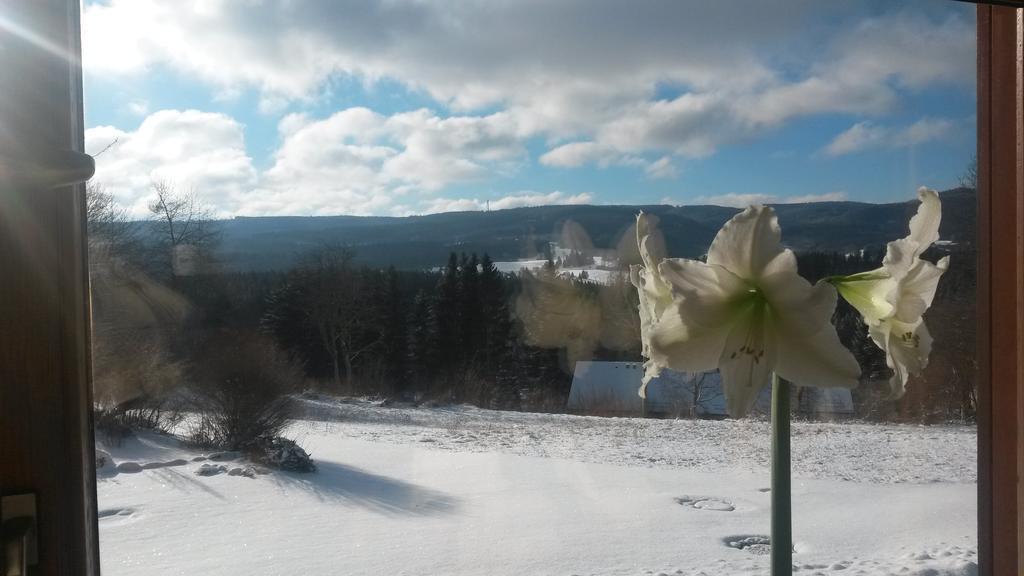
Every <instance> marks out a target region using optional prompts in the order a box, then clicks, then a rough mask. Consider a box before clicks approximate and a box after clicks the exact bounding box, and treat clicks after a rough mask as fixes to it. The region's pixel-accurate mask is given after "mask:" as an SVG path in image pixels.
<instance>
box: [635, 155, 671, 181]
mask: <svg viewBox="0 0 1024 576" xmlns="http://www.w3.org/2000/svg"><path fill="white" fill-rule="evenodd" d="M644 172H645V173H646V174H647V177H648V178H653V179H658V178H676V177H678V176H679V169H678V168H676V166H675V165H674V164H673V163H672V158H671V157H669V156H662V157H661V158H658V159H657V160H655V161H654V162H651V163H650V164H648V165H647V167H646V168H644Z"/></svg>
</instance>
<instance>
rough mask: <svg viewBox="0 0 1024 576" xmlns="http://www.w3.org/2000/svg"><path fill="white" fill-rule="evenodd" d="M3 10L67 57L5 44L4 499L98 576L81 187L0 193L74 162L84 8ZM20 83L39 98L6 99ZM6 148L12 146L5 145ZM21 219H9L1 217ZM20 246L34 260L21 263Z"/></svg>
mask: <svg viewBox="0 0 1024 576" xmlns="http://www.w3.org/2000/svg"><path fill="white" fill-rule="evenodd" d="M996 4H999V5H985V4H981V5H979V6H978V8H977V26H978V39H977V41H978V178H979V179H978V208H979V210H978V258H979V268H978V270H979V273H978V333H979V343H978V344H979V349H978V364H979V390H978V403H979V406H978V556H979V565H980V566H979V567H980V573H981V574H992V575H1004V574H1018V573H1024V556H1022V554H1021V552H1022V550H1024V509H1022V507H1021V502H1022V499H1024V488H1022V484H1021V483H1020V482H1019V480H1018V479H1019V478H1021V477H1024V376H1022V369H1024V276H1022V270H1024V10H1022V9H1021V8H1016V7H1014V5H1010V6H1007V4H1010V3H1009V2H1008V1H1007V0H1000V1H999V2H997V3H996ZM6 5H7V6H10V7H11V9H13V10H14V12H15V13H16V14H17V15H18V16H19V17H22V18H23V21H25V22H30V23H33V24H34V25H36V26H37V27H36V28H35V29H36V30H39V31H42V32H43V33H44V34H45V37H46V38H47V40H48V42H49V45H50V46H51V48H52V47H53V46H56V47H58V48H59V50H60V51H64V52H66V53H68V54H71V55H73V57H72V58H70V59H67V58H64V59H62V58H56V57H55V56H54V54H52V53H50V52H47V51H46V50H41V49H39V48H38V45H35V48H33V44H32V43H30V42H22V43H18V42H17V41H15V42H13V43H12V45H13V44H17V46H18V50H21V51H22V52H19V53H18V54H17V55H16V56H12V55H11V54H12V51H11V50H7V52H6V53H2V51H0V66H2V67H6V66H13V68H14V69H16V70H17V74H10V75H9V76H8V77H17V78H18V79H19V82H18V83H6V84H5V85H0V117H3V118H4V120H11V117H12V115H11V110H31V111H32V112H31V114H29V116H31V117H32V118H33V121H32V122H31V123H30V124H31V127H30V128H31V129H30V130H28V131H25V132H24V133H23V134H20V133H19V138H18V139H17V142H16V144H17V145H18V146H19V147H20V148H21V149H20V150H10V149H8V148H10V147H9V146H8V147H6V148H5V143H4V142H2V141H0V269H3V270H5V272H6V275H5V276H4V277H3V278H0V302H2V303H3V304H4V306H3V307H2V308H0V492H2V493H3V494H10V493H16V492H33V493H35V494H36V495H37V498H38V514H39V532H40V548H39V551H40V564H39V566H38V567H37V570H36V572H35V573H36V574H39V575H47V576H49V575H57V574H60V575H72V574H75V575H77V574H88V575H93V574H99V545H98V538H97V524H96V492H95V474H94V463H93V455H94V449H93V439H92V426H91V386H90V379H91V378H90V366H89V353H88V351H89V333H90V332H89V307H88V272H87V271H88V268H87V261H86V250H85V246H86V242H85V240H86V239H85V225H84V219H85V213H84V193H83V188H82V186H81V185H76V186H64V187H53V186H42V185H41V184H40V183H39V182H34V183H31V184H25V185H21V184H19V185H17V186H15V185H13V184H12V181H11V180H10V178H8V177H9V176H10V170H11V169H12V166H14V164H12V160H11V159H12V158H15V159H18V158H20V159H21V160H23V161H25V159H26V158H28V159H29V160H28V161H29V162H30V163H31V161H32V160H33V158H32V156H31V154H30V155H29V156H25V154H24V153H25V151H26V150H27V151H29V152H31V153H32V154H35V157H34V161H35V162H36V165H37V166H43V168H44V169H45V168H47V167H49V169H52V170H51V172H53V171H57V172H59V171H60V170H59V169H60V168H61V166H64V167H66V166H67V162H68V161H69V159H70V160H74V158H75V153H76V152H77V153H81V152H82V147H83V126H82V91H81V69H80V67H79V66H78V65H77V62H78V60H77V55H79V54H80V53H81V50H80V31H79V5H78V1H77V0H11V1H9V2H8V3H7V4H6ZM1015 6H1021V4H1016V5H1015ZM0 33H3V31H2V30H0ZM8 48H9V46H8ZM33 50H34V52H33ZM51 52H52V50H51ZM24 82H28V83H32V82H36V87H37V88H38V87H39V86H45V90H40V91H38V92H36V93H30V92H28V91H25V90H21V91H20V92H19V91H18V89H17V88H16V87H15V86H13V84H18V85H19V86H21V85H23V83H24ZM40 94H42V95H44V96H45V97H43V98H40ZM19 107H20V108H19ZM5 114H6V116H4V115H5ZM22 128H25V126H23V127H22ZM3 135H4V136H5V137H7V138H8V139H10V131H9V132H8V133H6V134H3ZM68 151H70V156H69V155H68V154H67V152H68ZM62 154H63V155H62ZM79 158H80V157H79ZM48 163H49V164H48ZM62 163H63V164H62ZM15 168H17V167H16V166H15ZM5 170H7V172H5ZM67 181H68V182H70V181H72V180H71V179H69V180H67ZM51 184H52V182H51ZM15 207H16V208H18V210H19V211H20V212H19V213H18V217H17V218H12V217H7V218H4V216H3V215H4V211H5V210H6V211H7V214H8V215H9V214H11V213H12V212H11V211H12V210H13V209H14V208H15ZM26 238H29V239H31V240H33V242H32V243H30V244H28V245H29V246H31V247H32V250H31V251H29V250H25V249H19V247H20V246H26V244H25V243H24V240H25V239H26ZM16 241H18V242H16Z"/></svg>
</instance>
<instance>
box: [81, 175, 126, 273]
mask: <svg viewBox="0 0 1024 576" xmlns="http://www.w3.org/2000/svg"><path fill="white" fill-rule="evenodd" d="M85 205H86V221H87V225H88V230H89V254H90V257H93V258H95V257H98V256H99V254H98V252H99V251H100V250H104V251H106V253H107V254H111V253H113V254H118V255H121V256H125V255H126V253H127V252H128V251H129V249H130V248H131V247H132V246H133V245H134V243H135V240H136V238H135V230H134V228H133V227H132V222H131V220H130V219H129V217H128V211H127V210H125V209H124V208H123V207H121V206H120V205H118V203H117V201H116V200H115V199H114V195H113V194H111V193H109V192H107V191H106V189H105V188H104V187H103V185H102V184H99V183H96V182H89V183H87V184H86V185H85Z"/></svg>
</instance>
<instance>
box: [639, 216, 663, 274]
mask: <svg viewBox="0 0 1024 576" xmlns="http://www.w3.org/2000/svg"><path fill="white" fill-rule="evenodd" d="M657 225H658V221H657V219H656V218H655V217H654V216H651V215H650V214H645V213H643V212H640V213H639V214H637V217H636V245H637V247H639V249H640V258H642V259H643V261H644V266H646V267H648V268H651V269H653V268H656V267H657V266H658V264H659V263H660V262H661V261H662V260H664V259H665V255H666V251H665V238H664V236H662V235H661V232H659V231H658V228H657Z"/></svg>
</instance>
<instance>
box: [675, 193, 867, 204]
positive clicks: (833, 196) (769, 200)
mask: <svg viewBox="0 0 1024 576" xmlns="http://www.w3.org/2000/svg"><path fill="white" fill-rule="evenodd" d="M846 199H847V195H846V192H826V193H824V194H804V195H801V196H776V195H773V194H720V195H717V196H700V197H697V198H694V199H693V200H691V201H688V202H686V203H685V204H689V205H712V206H729V207H733V208H746V207H747V206H752V205H755V204H806V203H808V202H842V201H845V200H846ZM662 202H664V203H666V204H680V203H679V202H675V201H673V199H672V198H662Z"/></svg>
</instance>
